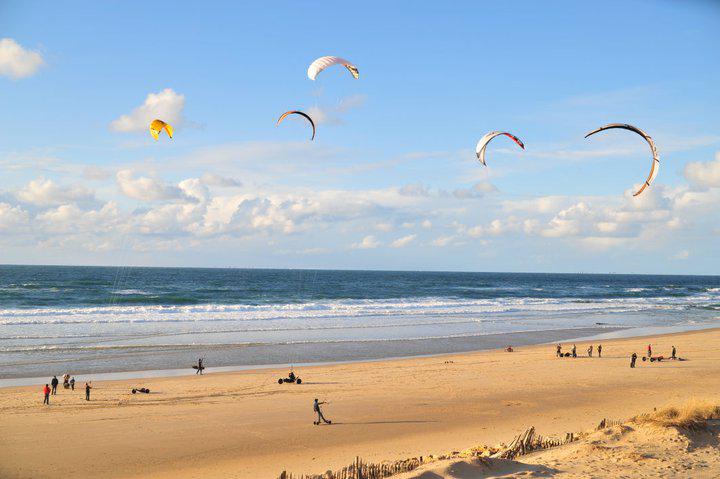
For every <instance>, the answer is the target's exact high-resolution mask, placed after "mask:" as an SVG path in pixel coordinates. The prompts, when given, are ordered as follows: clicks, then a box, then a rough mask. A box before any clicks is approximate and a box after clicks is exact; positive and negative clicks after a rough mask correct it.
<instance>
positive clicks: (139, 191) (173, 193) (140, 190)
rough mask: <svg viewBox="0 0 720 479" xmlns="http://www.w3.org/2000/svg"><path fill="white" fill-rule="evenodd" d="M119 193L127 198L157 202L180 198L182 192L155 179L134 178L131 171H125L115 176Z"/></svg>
mask: <svg viewBox="0 0 720 479" xmlns="http://www.w3.org/2000/svg"><path fill="white" fill-rule="evenodd" d="M115 178H116V180H117V184H118V186H119V187H120V191H122V193H123V194H124V195H125V196H127V197H128V198H133V199H136V200H142V201H158V200H170V199H177V198H181V197H182V196H183V195H182V190H181V189H180V188H178V187H177V186H173V185H168V184H166V183H163V182H162V181H160V180H158V179H155V178H148V177H145V176H139V177H137V178H136V177H135V175H134V172H133V170H130V169H125V170H120V171H118V172H117V175H116V176H115Z"/></svg>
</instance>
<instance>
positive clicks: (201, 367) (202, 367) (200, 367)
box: [192, 364, 205, 371]
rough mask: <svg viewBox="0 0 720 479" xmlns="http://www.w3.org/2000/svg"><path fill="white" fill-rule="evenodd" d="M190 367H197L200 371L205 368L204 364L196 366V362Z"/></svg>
mask: <svg viewBox="0 0 720 479" xmlns="http://www.w3.org/2000/svg"><path fill="white" fill-rule="evenodd" d="M192 368H193V369H198V368H199V369H200V371H202V370H203V369H205V366H198V365H197V364H193V367H192Z"/></svg>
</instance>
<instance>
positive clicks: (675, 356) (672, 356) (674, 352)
mask: <svg viewBox="0 0 720 479" xmlns="http://www.w3.org/2000/svg"><path fill="white" fill-rule="evenodd" d="M670 359H677V350H676V349H675V346H673V347H672V353H671V354H670Z"/></svg>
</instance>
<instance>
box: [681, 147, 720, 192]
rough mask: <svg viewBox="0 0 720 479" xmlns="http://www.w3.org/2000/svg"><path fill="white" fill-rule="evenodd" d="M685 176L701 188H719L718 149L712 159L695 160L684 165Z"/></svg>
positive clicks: (719, 165) (719, 157) (719, 158)
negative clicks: (705, 160)
mask: <svg viewBox="0 0 720 479" xmlns="http://www.w3.org/2000/svg"><path fill="white" fill-rule="evenodd" d="M685 178H686V179H687V180H688V181H689V182H690V183H691V184H693V185H695V186H699V187H701V188H720V151H719V152H717V153H715V159H714V160H713V161H707V162H700V161H695V162H691V163H688V164H687V165H685Z"/></svg>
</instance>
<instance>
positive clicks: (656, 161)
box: [585, 123, 660, 196]
mask: <svg viewBox="0 0 720 479" xmlns="http://www.w3.org/2000/svg"><path fill="white" fill-rule="evenodd" d="M613 128H621V129H623V130H630V131H634V132H635V133H637V134H638V135H640V136H642V137H643V138H645V141H647V143H648V145H650V151H651V152H652V156H653V160H652V166H651V167H650V174H648V177H647V179H646V180H645V183H643V185H642V186H641V187H640V189H639V190H637V191H636V192H635V193H634V194H633V196H637V195H639V194H640V193H642V192H643V191H645V188H647V187H648V186H650V184H651V183H652V182H653V181H654V180H655V177H656V176H657V174H658V171H660V155H658V151H657V148H655V142H654V141H653V139H652V138H650V135H648V134H647V133H645V132H644V131H642V130H641V129H640V128H638V127H636V126H632V125H628V124H626V123H610V124H609V125H605V126H601V127H600V128H598V129H597V130H593V131H591V132H590V133H588V134H587V135H585V138H587V137H589V136H591V135H594V134H595V133H597V132H599V131H603V130H611V129H613Z"/></svg>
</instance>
